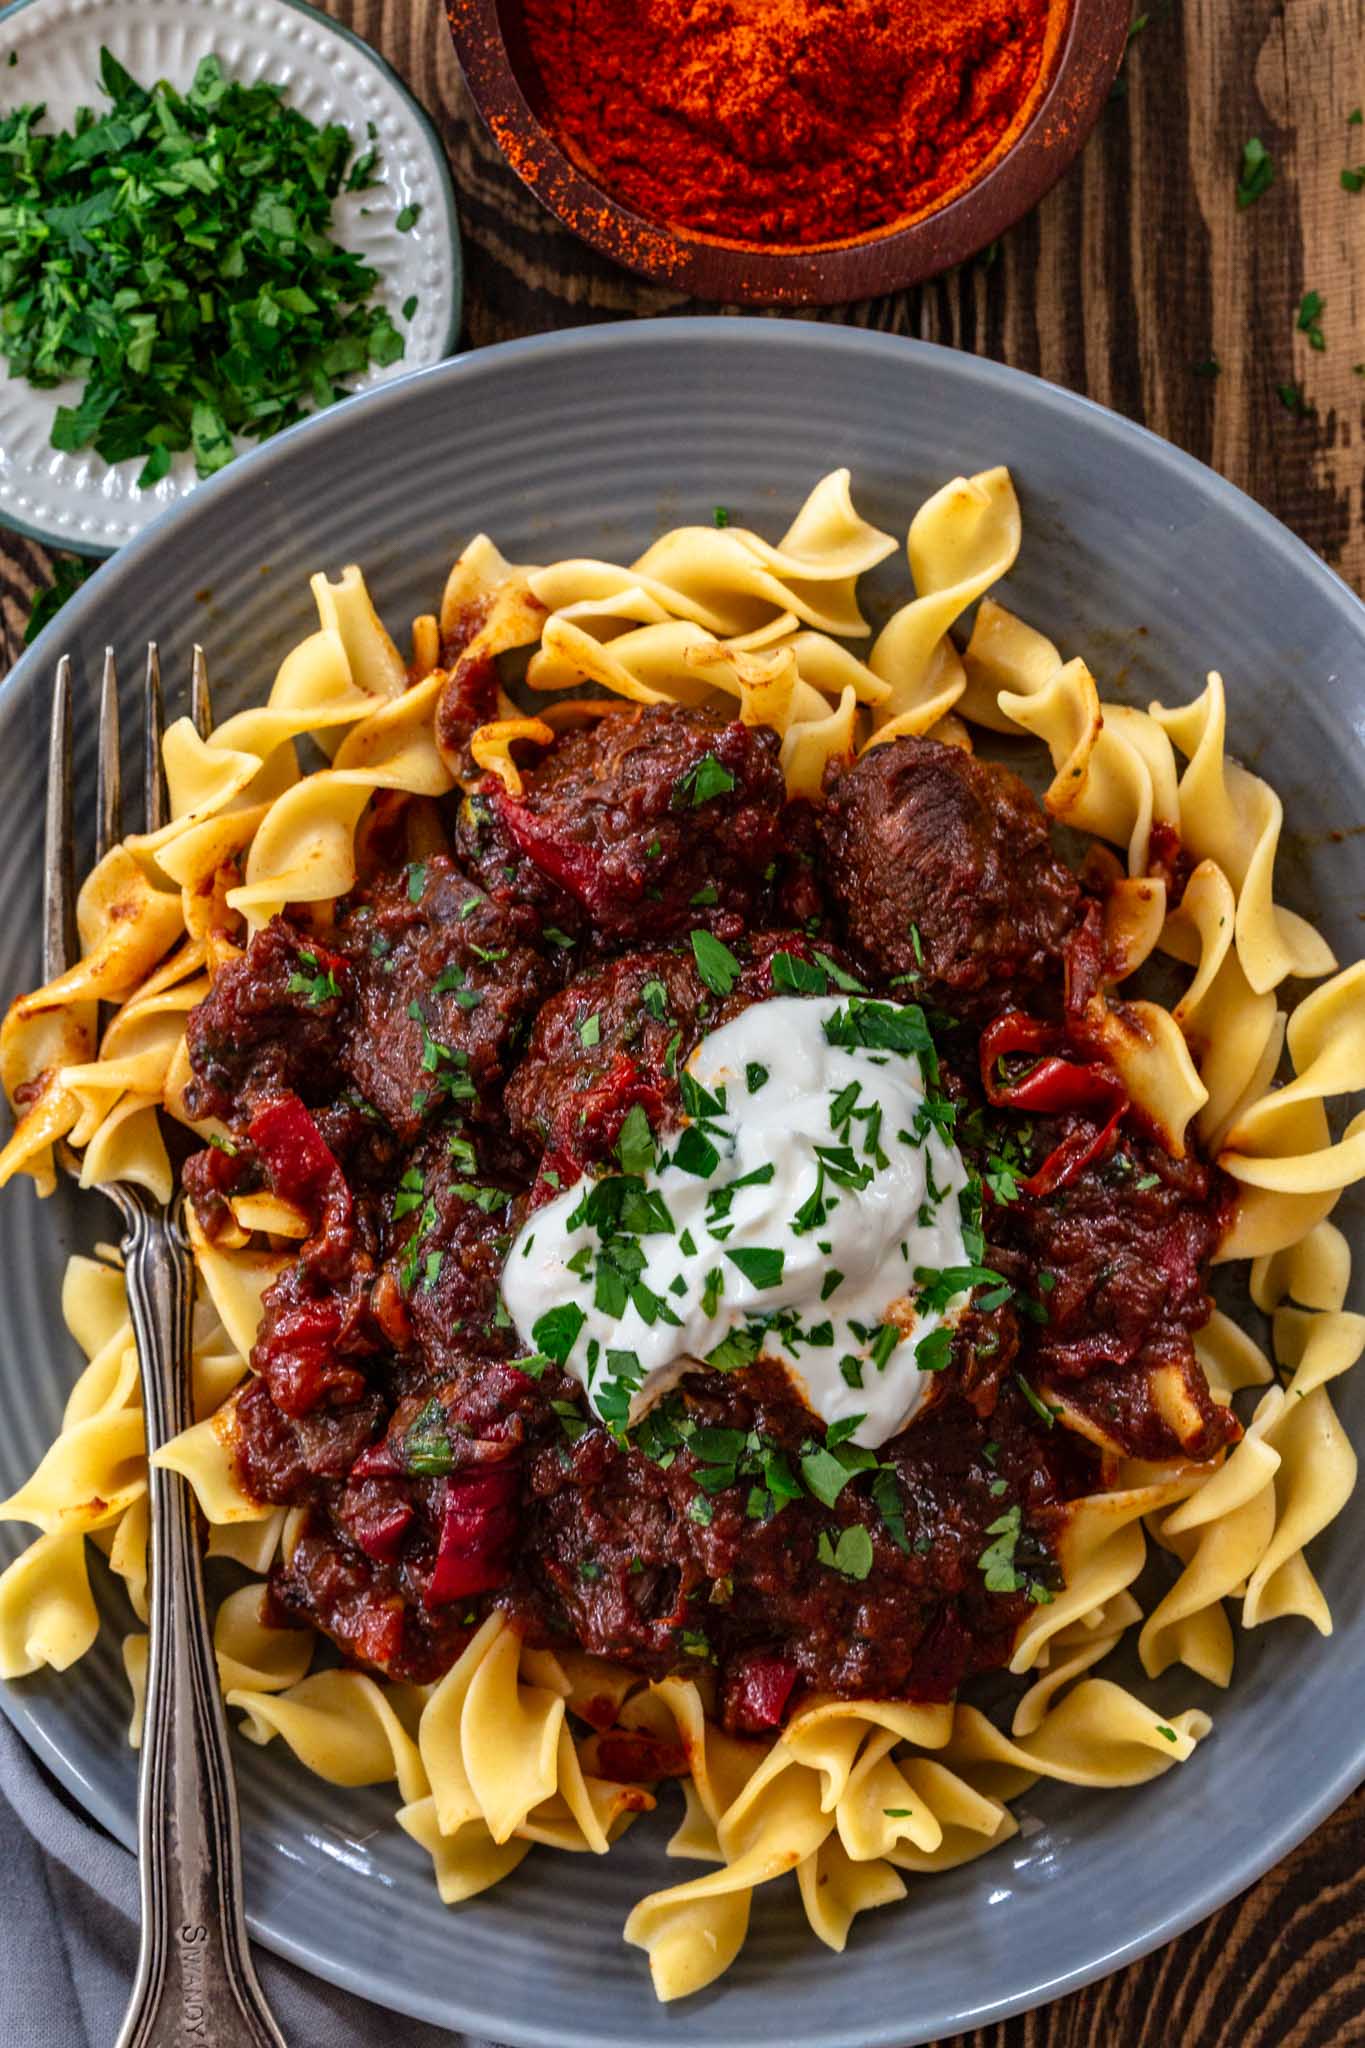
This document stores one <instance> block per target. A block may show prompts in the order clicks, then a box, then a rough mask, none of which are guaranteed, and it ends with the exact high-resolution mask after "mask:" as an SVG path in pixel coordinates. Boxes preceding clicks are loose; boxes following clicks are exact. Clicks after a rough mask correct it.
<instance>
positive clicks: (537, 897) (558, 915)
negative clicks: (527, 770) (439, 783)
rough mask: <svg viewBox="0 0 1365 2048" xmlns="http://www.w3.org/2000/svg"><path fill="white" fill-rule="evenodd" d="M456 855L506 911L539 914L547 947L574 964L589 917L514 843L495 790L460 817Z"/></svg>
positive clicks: (470, 803)
mask: <svg viewBox="0 0 1365 2048" xmlns="http://www.w3.org/2000/svg"><path fill="white" fill-rule="evenodd" d="M455 851H456V854H457V856H458V857H459V862H460V865H461V867H462V868H463V869H464V871H465V873H466V874H467V875H468V876H469V877H470V879H471V880H473V881H476V882H477V883H478V885H479V887H480V888H481V889H483V890H484V891H485V892H486V893H487V895H488V896H489V897H490V899H491V900H492V901H493V902H494V903H496V904H497V905H498V906H499V907H500V908H502V909H520V910H530V911H532V912H534V914H535V916H536V917H537V919H538V920H539V921H540V926H541V931H542V934H543V937H544V941H545V944H546V945H547V946H548V947H551V948H553V947H558V948H559V949H560V950H561V951H563V952H564V953H565V955H566V956H567V957H568V958H570V959H572V958H573V949H574V948H581V946H582V945H583V944H584V943H585V940H586V936H587V915H586V912H585V911H584V909H583V906H582V904H581V903H579V901H578V900H577V898H576V897H574V896H571V895H570V894H569V892H568V890H567V889H561V888H560V886H559V884H558V882H556V881H553V880H552V879H551V878H550V876H549V875H548V874H546V873H545V871H544V869H542V868H539V867H537V866H536V863H535V862H534V861H533V860H532V859H531V858H530V857H529V855H528V854H526V853H523V851H522V849H521V848H520V847H519V846H518V845H517V843H516V841H515V840H514V839H513V838H512V836H511V833H510V832H509V831H508V829H507V825H506V823H505V821H504V816H503V811H502V808H501V806H500V805H499V803H498V802H497V799H496V795H495V792H494V791H493V790H492V789H488V788H485V789H481V790H477V789H476V790H473V791H471V792H470V794H469V795H467V796H465V797H464V798H463V799H462V800H461V802H460V806H459V809H458V810H457V811H456V813H455Z"/></svg>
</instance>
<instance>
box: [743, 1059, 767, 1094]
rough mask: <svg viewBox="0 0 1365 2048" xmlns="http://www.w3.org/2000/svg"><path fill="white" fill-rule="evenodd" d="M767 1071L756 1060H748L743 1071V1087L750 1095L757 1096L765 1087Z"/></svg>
mask: <svg viewBox="0 0 1365 2048" xmlns="http://www.w3.org/2000/svg"><path fill="white" fill-rule="evenodd" d="M767 1080H768V1069H767V1068H766V1067H765V1066H763V1065H761V1064H760V1062H759V1061H758V1060H750V1061H749V1063H748V1065H747V1066H746V1067H745V1069H744V1085H745V1087H746V1088H747V1089H748V1091H749V1093H750V1094H751V1095H757V1093H758V1091H759V1089H760V1088H763V1087H765V1086H766V1085H767Z"/></svg>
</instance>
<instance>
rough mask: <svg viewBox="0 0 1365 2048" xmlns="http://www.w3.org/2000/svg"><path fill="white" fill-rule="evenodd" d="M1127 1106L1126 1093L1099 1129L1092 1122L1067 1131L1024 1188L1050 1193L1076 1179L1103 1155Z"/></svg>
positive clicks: (1033, 1192) (1030, 1192)
mask: <svg viewBox="0 0 1365 2048" xmlns="http://www.w3.org/2000/svg"><path fill="white" fill-rule="evenodd" d="M1127 1107H1128V1098H1127V1096H1126V1095H1125V1096H1124V1097H1123V1099H1122V1100H1121V1101H1120V1103H1119V1105H1118V1107H1117V1109H1116V1110H1115V1111H1114V1114H1113V1115H1112V1116H1111V1117H1110V1119H1109V1121H1108V1123H1107V1124H1104V1125H1102V1126H1101V1127H1100V1129H1098V1130H1096V1129H1095V1128H1094V1127H1093V1126H1091V1125H1089V1124H1080V1125H1078V1126H1077V1128H1076V1129H1075V1130H1074V1131H1068V1133H1067V1135H1066V1136H1065V1137H1064V1138H1063V1139H1062V1142H1061V1144H1060V1145H1058V1146H1057V1147H1056V1149H1055V1150H1054V1151H1052V1152H1049V1153H1048V1156H1047V1158H1046V1159H1045V1160H1044V1161H1043V1163H1042V1165H1041V1166H1040V1167H1039V1168H1038V1171H1037V1172H1036V1173H1032V1174H1030V1175H1029V1177H1028V1179H1027V1180H1026V1181H1021V1182H1020V1187H1021V1188H1022V1190H1023V1192H1024V1193H1025V1194H1026V1195H1031V1196H1035V1197H1036V1196H1039V1195H1050V1194H1052V1193H1054V1192H1055V1190H1056V1189H1057V1188H1064V1187H1065V1186H1066V1184H1067V1182H1068V1181H1072V1180H1074V1179H1075V1178H1076V1175H1077V1174H1078V1173H1081V1172H1083V1171H1084V1169H1085V1168H1086V1167H1087V1166H1089V1165H1091V1164H1092V1162H1093V1161H1094V1160H1096V1159H1102V1158H1103V1157H1104V1154H1105V1153H1106V1152H1107V1151H1108V1150H1109V1147H1110V1146H1111V1145H1112V1144H1113V1142H1114V1139H1115V1137H1116V1135H1117V1133H1118V1127H1119V1124H1120V1123H1121V1121H1122V1119H1123V1112H1124V1110H1125V1109H1126V1108H1127Z"/></svg>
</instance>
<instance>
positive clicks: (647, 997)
mask: <svg viewBox="0 0 1365 2048" xmlns="http://www.w3.org/2000/svg"><path fill="white" fill-rule="evenodd" d="M640 1001H641V1002H642V1003H643V1004H644V1006H645V1008H646V1010H648V1012H649V1014H650V1016H651V1017H652V1018H653V1019H654V1021H655V1023H656V1024H662V1023H663V1021H664V1019H665V1018H666V1017H667V1015H668V990H667V989H666V988H665V987H664V985H663V983H662V982H661V981H659V980H658V979H657V978H656V977H653V976H651V978H650V979H649V980H648V981H647V982H646V983H645V985H644V987H643V988H642V989H641V990H640Z"/></svg>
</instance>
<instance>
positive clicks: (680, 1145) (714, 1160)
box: [673, 1124, 720, 1180]
mask: <svg viewBox="0 0 1365 2048" xmlns="http://www.w3.org/2000/svg"><path fill="white" fill-rule="evenodd" d="M673 1164H674V1165H675V1166H677V1167H681V1169H682V1171H683V1172H684V1173H691V1174H695V1175H696V1177H697V1179H698V1180H709V1179H710V1177H711V1175H712V1174H713V1173H714V1172H715V1170H716V1168H717V1167H718V1166H719V1165H720V1154H719V1152H717V1150H716V1148H715V1146H714V1145H713V1144H712V1143H711V1140H710V1139H709V1138H708V1137H707V1135H706V1133H705V1131H703V1130H702V1129H701V1128H700V1126H699V1125H697V1124H688V1125H687V1126H686V1127H685V1129H684V1130H683V1131H682V1133H681V1135H680V1136H679V1138H678V1142H677V1144H676V1145H675V1146H674V1148H673Z"/></svg>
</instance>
